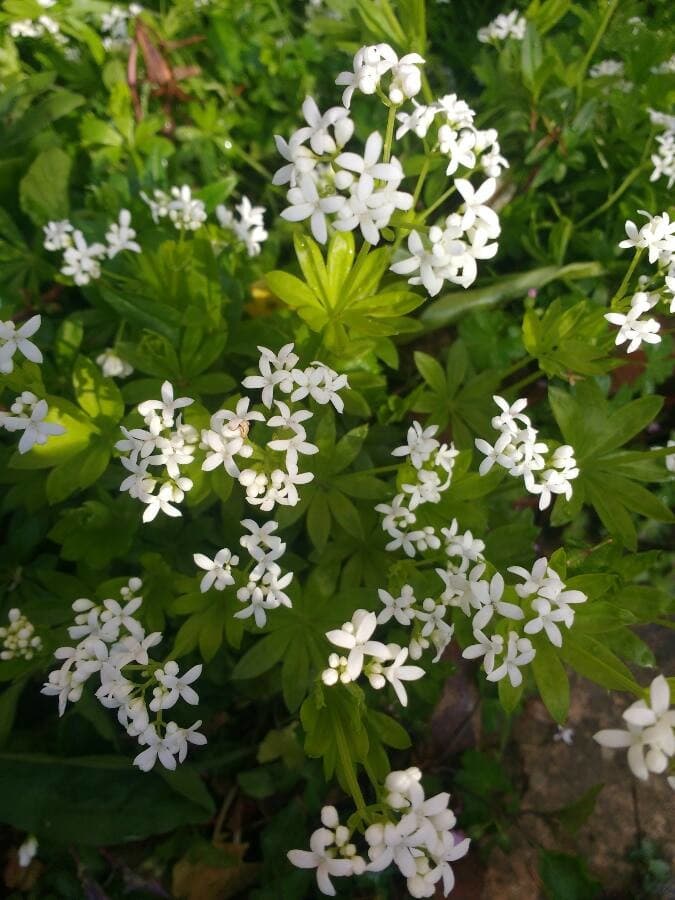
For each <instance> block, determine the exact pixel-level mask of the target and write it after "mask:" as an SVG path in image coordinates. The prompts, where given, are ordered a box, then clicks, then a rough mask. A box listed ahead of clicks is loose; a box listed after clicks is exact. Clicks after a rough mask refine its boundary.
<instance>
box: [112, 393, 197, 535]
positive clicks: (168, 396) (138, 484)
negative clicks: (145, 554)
mask: <svg viewBox="0 0 675 900" xmlns="http://www.w3.org/2000/svg"><path fill="white" fill-rule="evenodd" d="M161 394H162V396H161V400H145V401H144V402H143V403H140V404H139V405H138V412H139V413H140V414H141V415H142V416H143V420H144V422H145V425H146V426H147V428H131V429H128V428H125V427H124V426H120V428H121V431H122V433H123V434H124V438H123V440H121V441H118V442H117V443H116V444H115V448H116V449H117V450H120V451H121V452H123V453H128V454H129V455H128V456H126V457H124V456H123V457H122V458H121V462H122V465H123V466H124V468H125V469H126V470H127V471H128V472H129V475H128V476H127V477H126V478H125V479H124V481H123V482H122V484H121V485H120V490H121V491H128V492H129V496H131V497H134V498H135V499H137V500H140V501H141V503H145V504H146V508H145V511H144V512H143V521H144V522H152V520H153V519H154V518H155V517H156V516H157V513H158V512H160V510H161V512H163V513H165V514H166V515H167V516H173V517H175V516H180V515H181V512H180V510H179V509H178V508H177V507H176V506H174V505H173V504H174V503H180V502H181V501H182V500H183V497H184V496H185V493H186V491H189V490H191V489H192V480H191V479H190V478H188V477H187V476H186V475H181V471H180V467H181V466H187V465H189V464H190V463H191V462H192V461H193V460H194V453H195V450H196V447H197V443H198V441H199V432H198V431H197V429H196V428H193V427H192V425H187V424H186V423H184V422H183V421H182V416H181V414H180V413H178V410H180V409H183V408H184V407H186V406H190V404H192V403H194V400H192V399H191V398H190V397H177V398H174V396H173V386H172V385H171V384H170V382H168V381H165V382H164V383H163V384H162V391H161ZM177 413H178V414H177ZM150 466H162V467H164V470H165V471H164V473H162V475H161V476H160V475H155V474H153V473H151V472H150V471H149V468H150ZM155 488H158V490H157V492H155Z"/></svg>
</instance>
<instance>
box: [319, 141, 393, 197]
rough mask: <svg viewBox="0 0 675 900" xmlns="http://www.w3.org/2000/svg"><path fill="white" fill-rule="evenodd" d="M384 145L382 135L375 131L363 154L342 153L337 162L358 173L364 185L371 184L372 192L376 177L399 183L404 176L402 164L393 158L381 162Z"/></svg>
mask: <svg viewBox="0 0 675 900" xmlns="http://www.w3.org/2000/svg"><path fill="white" fill-rule="evenodd" d="M382 145H383V140H382V135H381V134H380V133H379V132H378V131H374V132H373V133H372V134H371V135H370V136H369V138H368V140H367V141H366V146H365V149H364V151H363V156H359V154H358V153H341V154H340V155H339V156H338V157H337V159H336V160H335V162H336V164H337V165H338V166H341V167H342V168H343V169H347V170H348V171H349V172H354V173H356V174H358V175H359V176H360V181H361V182H362V183H363V184H364V186H369V187H370V190H371V192H372V190H373V189H374V187H375V184H374V182H375V179H379V180H381V181H391V182H394V183H395V184H396V185H398V184H399V182H400V181H401V176H402V172H401V166H400V164H397V162H395V161H393V160H392V161H391V162H388V163H384V162H380V156H381V154H382Z"/></svg>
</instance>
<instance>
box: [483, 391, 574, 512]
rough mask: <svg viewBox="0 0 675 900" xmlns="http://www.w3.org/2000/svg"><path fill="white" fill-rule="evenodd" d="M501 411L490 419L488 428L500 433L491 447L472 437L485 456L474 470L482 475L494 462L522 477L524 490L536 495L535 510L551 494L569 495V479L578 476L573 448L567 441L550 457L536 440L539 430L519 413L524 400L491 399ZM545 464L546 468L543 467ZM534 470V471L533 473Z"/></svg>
mask: <svg viewBox="0 0 675 900" xmlns="http://www.w3.org/2000/svg"><path fill="white" fill-rule="evenodd" d="M492 399H493V400H494V401H495V403H496V404H497V406H498V407H499V408H500V409H501V413H500V415H498V416H495V417H494V418H493V419H492V423H491V424H492V427H493V428H494V429H496V430H497V431H499V432H500V436H499V437H498V438H497V441H496V442H495V444H494V446H492V445H491V444H489V443H488V442H487V441H485V440H483V439H482V438H476V441H475V444H476V448H477V449H478V450H479V451H480V452H481V453H483V454H484V455H485V459H484V460H483V461H482V462H481V464H480V467H479V469H478V472H479V474H480V475H486V474H487V473H488V472H489V471H490V469H491V468H492V467H493V465H494V464H495V463H497V465H499V466H502V468H504V469H506V470H507V471H508V473H509V475H512V476H513V477H514V478H520V477H522V479H523V482H524V484H525V487H526V489H527V490H528V491H529V492H530V493H531V494H538V495H539V509H547V508H548V506H549V505H550V503H551V499H552V496H553V494H564V496H565V499H566V500H570V499H571V497H572V484H571V482H572V481H573V480H574V479H575V478H576V477H577V476H578V475H579V469H578V468H577V464H576V460H575V458H574V449H573V448H572V447H571V446H570V445H569V444H563V445H562V446H561V447H558V448H556V449H555V450H554V451H553V453H552V454H551V455H550V457H549V458H548V460H547V459H545V457H546V455H547V454H549V453H550V450H549V446H548V444H546V443H544V442H543V441H539V440H538V435H539V432H538V431H537V429H536V428H533V427H532V422H531V421H530V418H529V416H526V415H525V414H524V413H523V410H524V409H525V407H526V406H527V400H526V399H525V398H521V399H520V400H516V402H515V403H514V404H513V405H511V406H509V404H508V402H507V401H506V400H505V399H504V398H503V397H497V396H495V397H493V398H492ZM547 466H548V468H547ZM535 473H536V474H535Z"/></svg>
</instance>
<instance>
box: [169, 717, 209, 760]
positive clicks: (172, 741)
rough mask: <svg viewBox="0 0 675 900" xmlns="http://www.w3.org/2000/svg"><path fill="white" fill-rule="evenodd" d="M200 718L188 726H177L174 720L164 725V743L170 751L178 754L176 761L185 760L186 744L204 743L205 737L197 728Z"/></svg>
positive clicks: (200, 721) (200, 745) (199, 744)
mask: <svg viewBox="0 0 675 900" xmlns="http://www.w3.org/2000/svg"><path fill="white" fill-rule="evenodd" d="M201 724H202V720H201V719H198V720H197V721H196V722H195V723H194V724H193V725H190V727H189V728H179V727H178V725H177V724H176V723H175V722H169V723H168V725H167V726H166V734H165V735H164V743H165V745H166V747H167V748H169V749H170V751H171V753H173V754H174V755H176V756H178V762H179V763H182V762H184V761H185V757H186V756H187V752H188V744H195V745H196V746H198V747H203V746H204V744H205V743H206V737H205V736H204V735H203V734H202V733H201V732H199V731H197V729H198V728H199V727H200V726H201Z"/></svg>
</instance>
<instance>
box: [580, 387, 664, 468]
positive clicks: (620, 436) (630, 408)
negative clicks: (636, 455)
mask: <svg viewBox="0 0 675 900" xmlns="http://www.w3.org/2000/svg"><path fill="white" fill-rule="evenodd" d="M662 406H663V397H655V396H651V397H640V398H639V399H637V400H633V401H631V402H630V403H627V404H626V405H625V406H622V407H621V408H620V409H618V410H617V411H616V412H614V413H612V414H611V415H610V417H609V419H608V420H607V424H606V428H605V436H604V438H603V440H602V441H600V443H599V444H598V446H597V447H596V448H595V452H594V456H604V455H605V454H606V453H609V451H610V450H616V449H617V448H618V447H623V445H624V444H626V443H628V441H629V440H630V439H631V438H633V437H635V435H636V434H639V433H640V432H641V431H643V430H644V429H645V428H646V427H647V426H648V425H650V424H651V423H652V422H653V421H654V419H655V418H656V417H657V416H658V414H659V412H660V410H661V407H662Z"/></svg>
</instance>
